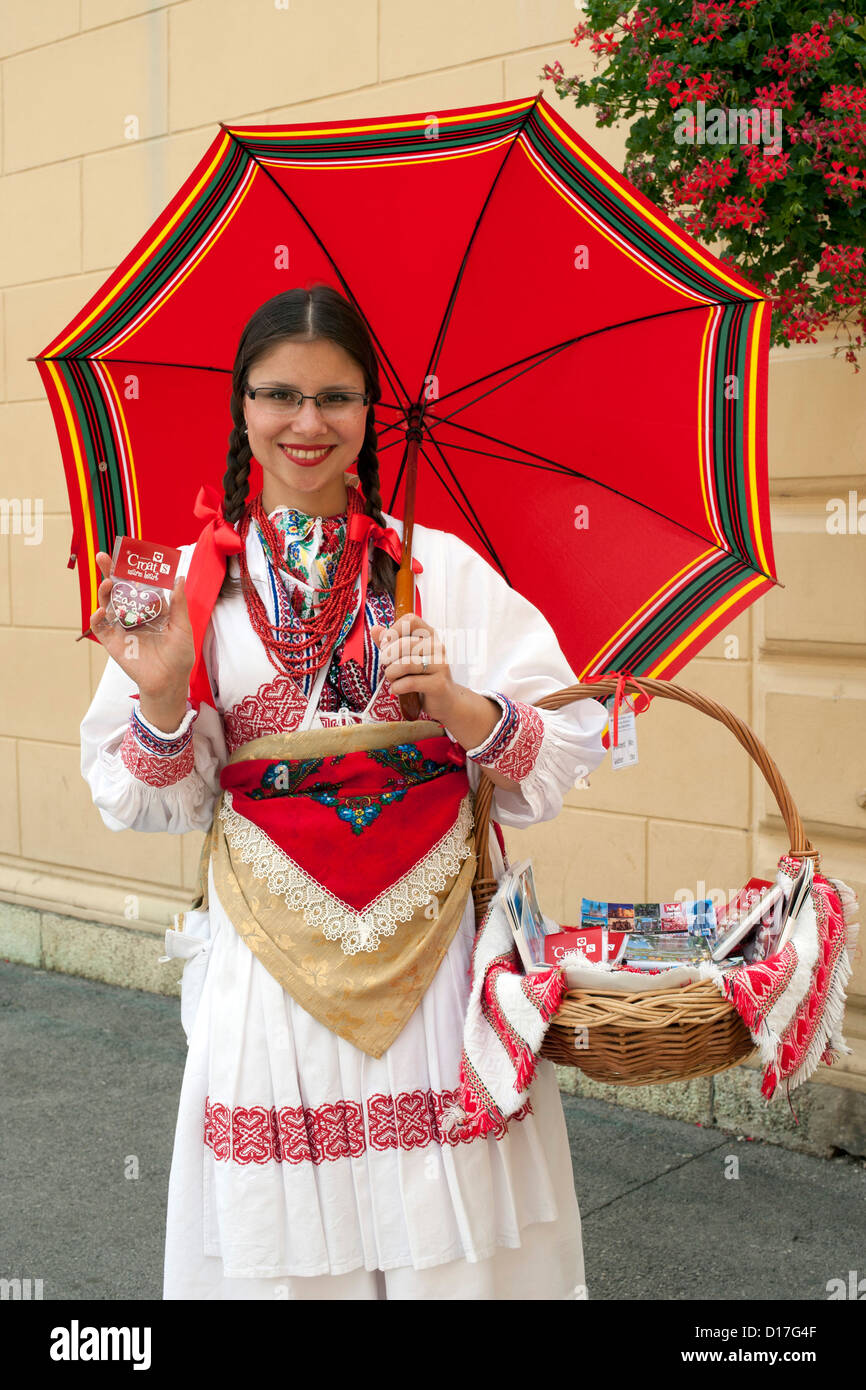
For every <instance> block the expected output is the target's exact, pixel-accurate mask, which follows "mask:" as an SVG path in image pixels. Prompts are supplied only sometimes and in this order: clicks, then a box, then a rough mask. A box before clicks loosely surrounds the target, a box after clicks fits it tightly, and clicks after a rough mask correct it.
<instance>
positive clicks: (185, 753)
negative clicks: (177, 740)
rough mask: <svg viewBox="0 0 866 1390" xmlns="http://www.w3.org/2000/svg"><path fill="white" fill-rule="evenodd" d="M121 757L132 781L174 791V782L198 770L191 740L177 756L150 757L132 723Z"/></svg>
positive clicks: (151, 755) (121, 748)
mask: <svg viewBox="0 0 866 1390" xmlns="http://www.w3.org/2000/svg"><path fill="white" fill-rule="evenodd" d="M120 757H121V761H122V762H123V765H124V767H126V768H127V769H128V770H129V771H130V772H131V773H132V775H133V777H137V778H138V780H139V781H140V782H146V783H147V785H148V786H149V787H173V786H174V784H175V782H180V781H182V779H183V778H184V777H188V776H189V774H190V773H191V772H192V770H193V768H194V766H195V748H194V746H193V742H192V739H190V740H189V742H188V743H187V745H186V747H185V748H184V749H182V750H181V752H180V753H177V754H174V755H169V754H165V753H148V752H147V751H146V750H145V749H144V748H142V746H141V744H140V743H139V742H138V740H137V739H136V737H135V734H134V732H133V729H132V724H131V723H130V724H128V725H127V728H126V733H125V734H124V736H123V742H122V743H121V745H120Z"/></svg>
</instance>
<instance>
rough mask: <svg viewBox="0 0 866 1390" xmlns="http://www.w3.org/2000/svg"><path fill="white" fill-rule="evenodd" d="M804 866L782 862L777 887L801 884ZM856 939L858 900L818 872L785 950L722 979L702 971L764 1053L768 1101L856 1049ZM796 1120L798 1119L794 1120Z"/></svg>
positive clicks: (711, 968) (710, 968) (714, 969)
mask: <svg viewBox="0 0 866 1390" xmlns="http://www.w3.org/2000/svg"><path fill="white" fill-rule="evenodd" d="M798 868H799V861H798V860H796V859H793V858H791V857H790V856H789V855H783V856H782V858H781V859H780V860H779V874H778V877H777V882H779V883H781V884H782V886H783V887H785V886H786V884H785V880H786V879H787V880H788V884H787V886H788V887H789V886H790V881H791V880H793V879H794V878H796V875H797V871H798ZM858 934H859V904H858V900H857V895H856V893H854V892H853V890H852V889H851V888H849V887H848V885H847V884H846V883H843V882H842V881H841V879H834V878H826V877H825V876H824V875H823V874H819V873H815V875H814V878H813V881H812V888H811V891H810V893H809V896H808V897H807V898H806V900H805V901H804V902H803V905H802V907H801V908H800V911H799V913H798V916H797V920H796V924H795V926H794V929H793V932H792V934H791V939H790V940H789V941H788V943H787V945H786V946H784V948H783V949H782V950H781V951H780V952H779V953H778V955H775V956H771V957H769V958H768V959H767V960H765V961H759V962H756V963H755V964H753V965H743V966H740V967H739V969H737V970H731V971H728V972H727V973H726V974H723V973H722V972H721V970H719V968H718V966H716V965H713V964H709V965H703V966H701V974H702V975H703V976H704V977H705V978H709V979H712V980H713V982H714V984H715V985H716V988H717V989H718V990H719V991H720V993H721V994H723V995H724V997H725V998H726V999H729V1000H730V1002H731V1003H732V1004H733V1006H734V1008H735V1009H736V1010H737V1013H738V1014H739V1015H740V1017H741V1018H742V1019H743V1021H744V1023H745V1024H746V1027H747V1028H748V1030H749V1032H750V1034H751V1036H752V1041H753V1042H754V1043H755V1046H756V1047H758V1048H760V1052H761V1061H762V1063H763V1065H764V1068H765V1070H764V1076H763V1080H762V1082H761V1094H762V1095H763V1096H765V1097H766V1099H767V1100H768V1101H769V1100H770V1099H771V1098H772V1096H773V1094H774V1092H775V1090H776V1088H777V1086H778V1085H779V1083H780V1082H782V1081H784V1082H785V1083H786V1084H787V1092H788V1103H789V1104H790V1093H791V1091H792V1090H793V1089H794V1088H795V1087H797V1086H800V1085H802V1083H803V1082H804V1081H808V1079H809V1077H810V1076H811V1075H812V1073H813V1072H814V1071H815V1069H816V1068H817V1066H818V1063H819V1062H825V1063H826V1064H827V1065H828V1066H830V1065H832V1063H833V1062H835V1061H837V1060H838V1056H839V1054H840V1053H850V1052H851V1050H852V1049H851V1048H850V1047H848V1046H847V1045H846V1043H845V1039H844V1038H843V1036H842V1021H843V1016H844V1012H845V991H846V987H847V984H848V981H849V979H850V978H851V973H852V969H853V962H854V951H855V948H856V945H857V938H858ZM795 1118H796V1117H795Z"/></svg>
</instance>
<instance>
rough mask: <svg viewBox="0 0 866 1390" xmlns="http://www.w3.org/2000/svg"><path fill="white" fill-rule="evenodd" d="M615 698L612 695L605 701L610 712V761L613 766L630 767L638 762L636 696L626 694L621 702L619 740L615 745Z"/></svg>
mask: <svg viewBox="0 0 866 1390" xmlns="http://www.w3.org/2000/svg"><path fill="white" fill-rule="evenodd" d="M613 700H614V697H613V696H612V695H611V696H610V698H609V699H607V700H606V701H605V704H606V706H607V714H608V731H609V734H610V743H611V748H610V762H611V766H612V767H613V768H614V769H616V768H618V767H630V766H631V765H632V763H636V762H637V729H636V727H635V723H636V721H635V713H634V697H633V696H629V695H626V696H625V697H624V699H623V700H622V701H621V702H620V706H619V716H618V719H617V734H618V735H619V742H618V743H617V744H616V746H615V747H614V743H613Z"/></svg>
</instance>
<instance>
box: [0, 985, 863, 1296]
mask: <svg viewBox="0 0 866 1390" xmlns="http://www.w3.org/2000/svg"><path fill="white" fill-rule="evenodd" d="M185 1055H186V1039H185V1037H184V1034H183V1030H182V1028H181V1025H180V1005H179V1001H178V1000H177V999H173V998H167V997H165V996H161V995H156V994H148V993H144V992H141V991H138V990H126V989H119V988H116V987H114V986H111V985H103V984H100V983H98V982H95V981H92V980H86V979H80V978H78V977H75V976H69V975H60V974H56V973H53V972H50V971H41V970H36V969H32V968H31V967H29V966H22V965H14V964H9V963H4V962H2V961H0V1059H2V1067H0V1097H2V1114H3V1120H2V1126H0V1160H2V1166H0V1174H2V1176H0V1206H2V1222H0V1277H5V1278H15V1277H17V1278H22V1279H25V1278H30V1279H42V1281H43V1297H44V1298H45V1299H71V1300H78V1299H107V1300H115V1299H159V1298H160V1297H161V1287H162V1254H163V1235H164V1223H165V1202H166V1191H167V1186H168V1173H169V1167H170V1162H171V1150H172V1142H173V1137H174V1125H175V1118H176V1114H177V1101H178V1096H179V1092H180V1083H181V1076H182V1073H183V1066H184V1060H185ZM563 1107H564V1110H565V1115H566V1121H567V1125H568V1132H569V1137H570V1143H571V1151H572V1157H573V1164H574V1176H575V1187H576V1191H577V1195H578V1201H579V1204H580V1210H581V1215H582V1219H583V1232H584V1247H585V1253H586V1270H587V1283H588V1287H589V1297H590V1299H594V1300H638V1299H640V1300H644V1299H646V1300H680V1299H700V1300H708V1301H710V1302H712V1301H716V1300H720V1299H728V1298H733V1299H773V1300H782V1301H786V1302H787V1301H791V1300H799V1299H807V1300H818V1301H826V1300H827V1298H828V1288H827V1286H828V1281H830V1280H832V1279H834V1278H838V1279H842V1280H844V1281H846V1282H847V1281H849V1279H850V1272H851V1271H857V1272H858V1274H857V1277H858V1278H866V1231H864V1227H866V1220H864V1212H866V1161H864V1160H863V1159H859V1158H851V1157H844V1156H842V1157H838V1158H833V1159H822V1158H815V1157H812V1156H810V1155H806V1154H799V1153H795V1152H793V1151H791V1150H789V1149H786V1148H782V1147H780V1146H777V1145H773V1144H769V1143H766V1142H763V1141H761V1140H754V1141H752V1142H749V1140H748V1138H747V1137H746V1136H743V1137H742V1138H741V1139H738V1137H737V1135H736V1134H727V1133H723V1132H721V1131H719V1130H718V1129H702V1128H701V1127H700V1126H698V1125H693V1124H688V1123H685V1122H683V1121H681V1120H674V1119H668V1118H665V1117H663V1116H658V1115H652V1114H648V1113H646V1112H644V1111H640V1110H632V1109H626V1108H624V1107H621V1106H616V1105H611V1104H608V1103H607V1102H606V1101H601V1100H594V1099H588V1098H580V1097H574V1096H563ZM864 1290H866V1284H864ZM708 1312H710V1310H709V1309H708Z"/></svg>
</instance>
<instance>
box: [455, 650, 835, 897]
mask: <svg viewBox="0 0 866 1390" xmlns="http://www.w3.org/2000/svg"><path fill="white" fill-rule="evenodd" d="M624 685H625V687H628V686H633V687H634V688H635V689H637V690H640V691H643V693H644V694H645V695H650V696H653V695H661V696H662V697H663V698H664V699H666V700H678V701H679V702H680V704H683V705H691V707H692V708H693V709H696V710H699V711H700V713H701V714H706V715H709V717H710V718H711V719H717V720H718V721H719V723H720V724H724V725H725V728H727V729H730V731H731V733H732V734H733V735H734V738H735V739H736V740H737V741H738V743H741V744H742V745H743V747H744V748H745V750H746V752H747V753H748V754H749V755H750V756H751V757H752V758H753V759H754V760H755V762H756V763H757V765H758V767H759V768H760V770H761V772H762V773H763V775H764V780H765V781H766V783H767V785H768V786H769V788H770V791H771V792H772V793H773V796H774V797H775V798H776V803H777V805H778V807H779V810H780V812H781V814H782V819H783V820H784V822H785V829H786V830H787V832H788V838H789V840H790V844H791V848H790V851H789V853H790V854H791V855H792V856H793V857H794V858H797V859H814V860H815V861H816V867H817V862H818V860H819V857H820V856H819V852H818V850H816V849H815V848H814V846H813V845H812V843H811V841H810V840H807V839H806V832H805V831H804V829H803V822H802V820H801V819H800V813H799V811H798V810H797V807H796V806H795V805H794V799H793V797H792V796H791V793H790V791H789V790H788V787H787V785H786V783H785V780H784V778H783V777H782V774H781V773H780V771H779V769H778V768H777V766H776V764H775V763H774V762H773V759H772V758H771V757H770V754H769V753H768V752H767V749H766V748H765V747H764V745H763V743H762V742H761V740H760V739H759V738H758V736H757V734H756V733H755V732H754V730H752V729H750V728H749V725H748V724H746V723H745V722H744V720H742V719H740V717H739V716H738V715H736V714H734V713H732V711H731V710H729V709H727V708H726V707H725V706H724V705H720V704H719V703H718V702H717V701H716V700H711V699H709V697H708V696H706V695H701V694H699V692H698V691H697V690H687V689H686V688H685V687H684V686H682V685H674V684H673V682H672V681H663V680H653V679H652V678H651V677H649V676H629V677H627V679H626V680H625V682H624ZM616 687H617V681H616V679H615V678H613V679H607V680H598V681H595V682H593V683H592V684H591V685H569V686H566V687H564V689H562V690H555V691H554V692H553V693H552V694H551V695H545V697H544V699H543V700H538V701H537V703H536V705H535V708H536V709H551V710H554V709H561V708H562V706H563V705H570V704H573V703H574V701H575V700H592V699H596V698H597V697H599V696H601V697H602V698H604V697H606V696H608V695H613V694H614V692H615V691H616ZM479 766H480V765H479ZM480 771H481V777H480V779H479V782H478V789H477V791H476V794H475V845H476V854H477V856H478V863H477V865H476V872H475V880H474V883H473V885H472V891H473V896H474V899H475V907H476V911H477V912H478V913H479V915H480V914H482V913H483V912H484V909H485V908H486V906H487V904H488V902H489V901H490V899H491V898H492V897H493V895H494V893H495V892H496V889H497V887H498V884H497V882H496V880H495V879H494V878H493V876H492V873H491V866H490V849H489V844H488V840H489V836H488V833H487V830H488V824H489V820H490V805H491V802H492V800H493V792H494V784H493V783H492V782H491V780H490V778H489V777H488V776H487V775H486V773H485V772H484V769H483V768H481V769H480Z"/></svg>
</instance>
